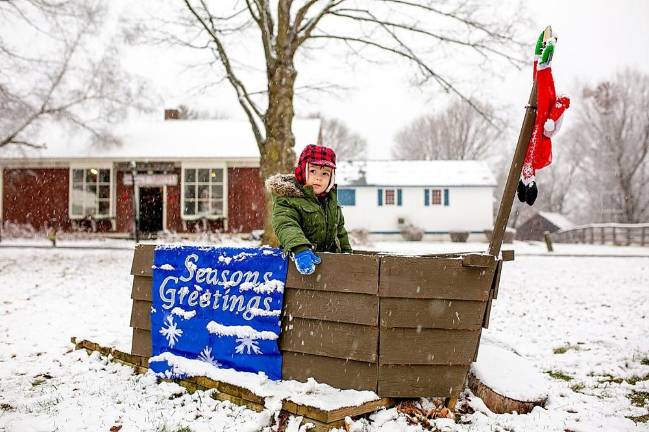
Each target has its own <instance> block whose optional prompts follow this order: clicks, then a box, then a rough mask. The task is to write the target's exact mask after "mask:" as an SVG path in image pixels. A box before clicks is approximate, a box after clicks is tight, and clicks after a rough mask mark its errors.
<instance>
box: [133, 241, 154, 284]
mask: <svg viewBox="0 0 649 432" xmlns="http://www.w3.org/2000/svg"><path fill="white" fill-rule="evenodd" d="M154 250H155V245H151V244H139V243H138V244H136V245H135V251H134V253H133V262H132V264H131V274H132V275H133V276H149V277H151V276H152V275H153V270H152V269H151V267H152V266H153V251H154Z"/></svg>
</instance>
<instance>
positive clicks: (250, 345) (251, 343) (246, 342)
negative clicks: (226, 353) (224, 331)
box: [234, 336, 263, 354]
mask: <svg viewBox="0 0 649 432" xmlns="http://www.w3.org/2000/svg"><path fill="white" fill-rule="evenodd" d="M236 342H237V344H238V345H237V346H236V348H235V349H234V352H236V353H237V354H243V351H244V350H246V351H247V352H246V354H250V353H251V352H252V353H253V354H263V352H261V349H260V348H259V342H257V341H256V340H255V339H253V338H252V337H249V336H247V337H242V338H237V341H236Z"/></svg>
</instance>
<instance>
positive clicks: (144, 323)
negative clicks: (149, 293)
mask: <svg viewBox="0 0 649 432" xmlns="http://www.w3.org/2000/svg"><path fill="white" fill-rule="evenodd" d="M131 327H133V328H139V329H142V330H151V302H150V301H146V300H133V306H132V308H131Z"/></svg>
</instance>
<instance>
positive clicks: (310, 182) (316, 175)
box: [306, 164, 333, 195]
mask: <svg viewBox="0 0 649 432" xmlns="http://www.w3.org/2000/svg"><path fill="white" fill-rule="evenodd" d="M332 171H333V170H332V169H331V168H330V167H326V166H320V165H313V164H309V175H308V176H307V179H306V186H311V187H313V192H315V194H316V195H320V194H321V193H324V191H326V190H327V187H328V186H329V182H330V181H331V173H332Z"/></svg>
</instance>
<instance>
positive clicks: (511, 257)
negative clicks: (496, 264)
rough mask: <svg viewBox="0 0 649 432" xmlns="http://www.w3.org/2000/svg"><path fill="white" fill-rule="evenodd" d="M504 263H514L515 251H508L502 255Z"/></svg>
mask: <svg viewBox="0 0 649 432" xmlns="http://www.w3.org/2000/svg"><path fill="white" fill-rule="evenodd" d="M500 256H501V257H502V260H503V261H514V250H513V249H507V250H504V251H502V252H501V253H500Z"/></svg>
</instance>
